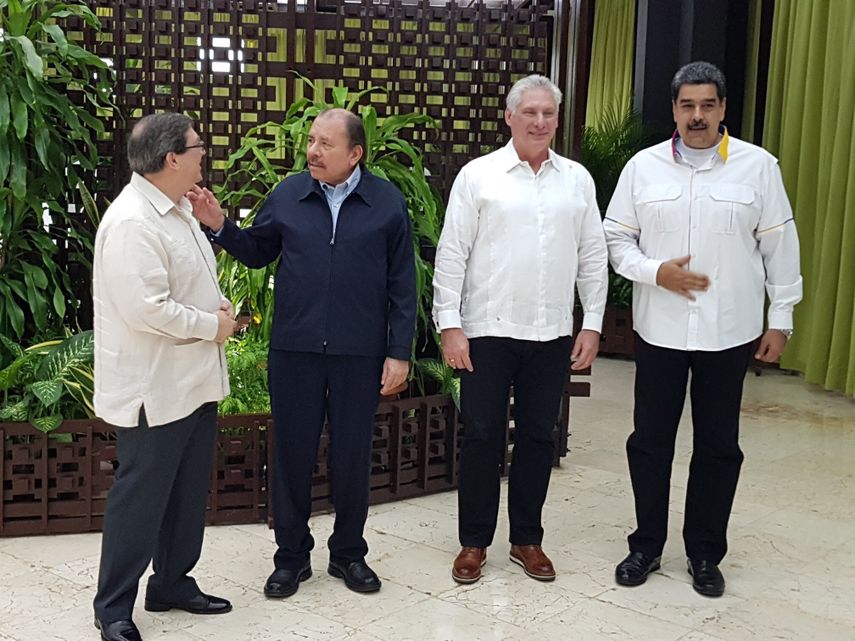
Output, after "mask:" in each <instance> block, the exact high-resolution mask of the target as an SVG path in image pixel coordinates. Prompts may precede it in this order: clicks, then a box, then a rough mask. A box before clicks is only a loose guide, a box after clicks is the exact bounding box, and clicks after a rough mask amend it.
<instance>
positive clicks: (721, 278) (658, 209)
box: [603, 130, 802, 351]
mask: <svg viewBox="0 0 855 641" xmlns="http://www.w3.org/2000/svg"><path fill="white" fill-rule="evenodd" d="M603 226H604V228H605V232H606V238H607V240H608V245H609V254H610V258H611V261H612V266H613V267H614V269H615V271H616V272H617V273H619V274H621V275H623V276H625V277H626V278H629V279H630V280H633V281H635V282H634V286H633V297H632V315H633V325H634V328H635V330H636V331H637V332H638V333H639V334H640V335H641V337H642V338H643V339H644V340H645V341H647V342H648V343H650V344H652V345H657V346H659V347H667V348H672V349H680V350H707V351H718V350H724V349H728V348H730V347H736V346H737V345H744V344H745V343H748V342H749V341H752V340H754V339H755V338H757V337H758V336H760V334H761V333H762V331H763V300H764V289H765V294H768V296H769V300H770V305H769V313H768V321H769V327H770V328H772V329H792V327H793V306H794V305H795V304H796V303H798V302H799V301H800V300H801V298H802V277H801V275H800V274H799V239H798V236H797V234H796V226H795V224H794V222H793V212H792V210H791V208H790V203H789V201H788V200H787V194H786V192H785V191H784V184H783V182H782V180H781V172H780V171H779V169H778V162H777V160H776V159H775V157H774V156H772V155H771V154H770V153H768V152H767V151H765V150H764V149H761V148H760V147H755V146H754V145H752V144H750V143H747V142H743V141H741V140H738V139H736V138H730V137H729V136H728V134H727V131H726V130H724V133H723V138H722V140H721V143H720V145H719V147H718V153H715V154H712V155H711V156H710V158H709V160H708V162H706V164H703V165H702V166H700V167H695V166H693V165H692V164H691V163H688V162H686V161H685V160H684V159H683V158H681V154H680V153H679V150H678V146H677V138H676V137H675V138H674V139H673V140H671V141H665V142H662V143H660V144H658V145H655V146H653V147H650V148H648V149H645V150H644V151H641V152H640V153H638V154H636V156H635V157H633V158H632V159H631V160H630V161H629V162H628V163H627V165H626V167H625V168H624V170H623V172H622V173H621V176H620V179H619V180H618V184H617V188H616V189H615V193H614V196H613V197H612V200H611V202H610V203H609V208H608V211H607V212H606V219H605V221H604V222H603ZM686 255H691V256H692V259H691V262H690V263H689V264H688V265H687V266H686V268H687V269H689V270H690V271H693V272H699V273H701V274H705V275H706V276H708V277H709V279H710V286H709V289H708V290H707V291H703V292H694V296H695V300H694V301H690V300H688V299H687V298H684V297H683V296H680V295H679V294H676V293H675V292H671V291H668V290H667V289H665V288H663V287H659V286H658V285H657V284H656V273H657V272H658V270H659V266H660V265H661V264H662V263H663V262H664V261H666V260H670V259H672V258H679V257H681V256H686Z"/></svg>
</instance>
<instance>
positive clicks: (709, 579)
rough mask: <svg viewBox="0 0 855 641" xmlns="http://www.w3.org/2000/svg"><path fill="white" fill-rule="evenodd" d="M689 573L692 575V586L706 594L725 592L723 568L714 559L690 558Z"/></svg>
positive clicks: (713, 595) (700, 592) (712, 594)
mask: <svg viewBox="0 0 855 641" xmlns="http://www.w3.org/2000/svg"><path fill="white" fill-rule="evenodd" d="M688 566H689V574H691V575H692V587H693V588H695V592H697V593H698V594H703V595H704V596H712V597H716V596H721V595H722V594H724V577H723V576H722V574H721V570H719V569H718V566H717V565H716V564H715V563H713V562H712V561H703V560H698V561H696V560H694V559H688Z"/></svg>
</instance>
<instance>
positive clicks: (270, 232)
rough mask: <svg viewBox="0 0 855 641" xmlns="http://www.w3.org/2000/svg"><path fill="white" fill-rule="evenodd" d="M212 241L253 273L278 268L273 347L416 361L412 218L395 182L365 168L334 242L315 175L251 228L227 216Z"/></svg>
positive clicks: (284, 193) (286, 192)
mask: <svg viewBox="0 0 855 641" xmlns="http://www.w3.org/2000/svg"><path fill="white" fill-rule="evenodd" d="M211 240H213V241H214V242H216V243H217V244H219V245H221V246H222V247H223V248H224V249H225V250H226V251H228V252H229V253H230V254H231V255H232V256H234V257H235V258H237V259H238V260H239V261H241V262H242V263H244V264H245V265H247V266H248V267H255V268H257V267H264V266H265V265H268V264H269V263H271V262H272V261H274V260H276V259H277V258H278V257H280V256H281V257H282V260H281V261H280V263H279V266H278V267H277V269H276V281H275V285H274V297H275V308H274V313H273V328H272V333H271V337H270V347H271V348H272V349H282V350H290V351H296V352H315V353H327V354H337V355H348V356H389V357H391V358H397V359H401V360H409V358H410V350H411V347H412V342H413V334H414V333H415V326H416V278H415V259H414V256H413V240H412V229H411V224H410V217H409V215H408V213H407V205H406V203H405V201H404V197H403V195H402V194H401V192H400V191H399V190H398V189H397V187H395V186H394V185H393V184H392V183H390V182H389V181H387V180H383V179H381V178H378V177H377V176H374V175H372V174H370V173H369V172H368V171H363V172H362V177H361V178H360V180H359V183H358V184H357V186H356V188H355V189H354V190H353V191H352V192H351V193H350V194H349V195H348V197H347V198H346V199H345V201H344V202H343V203H342V205H341V209H340V210H339V214H338V222H337V224H336V231H335V236H333V227H332V216H331V214H330V209H329V205H328V204H327V199H326V197H325V196H324V193H323V191H321V186H320V184H319V183H318V181H317V180H315V179H314V178H312V176H311V174H310V173H309V172H304V173H301V174H297V175H294V176H289V177H288V178H286V179H285V180H283V181H282V182H281V183H279V185H277V186H276V188H275V189H274V190H273V191H272V192H271V194H270V196H268V197H267V200H265V201H264V204H263V205H262V206H261V209H260V210H259V211H258V213H257V214H256V217H255V220H254V221H253V224H252V226H251V227H249V228H247V229H241V228H239V227H238V226H237V225H236V224H235V223H234V222H233V221H231V220H228V219H227V220H226V222H225V225H224V226H223V228H222V230H221V231H220V234H219V235H218V236H216V237H214V236H211Z"/></svg>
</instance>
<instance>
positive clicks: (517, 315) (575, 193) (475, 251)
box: [433, 141, 608, 341]
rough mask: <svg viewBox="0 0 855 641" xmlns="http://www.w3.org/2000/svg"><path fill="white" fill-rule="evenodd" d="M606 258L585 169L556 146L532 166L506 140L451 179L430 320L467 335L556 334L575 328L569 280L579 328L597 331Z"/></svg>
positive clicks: (538, 338)
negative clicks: (579, 314)
mask: <svg viewBox="0 0 855 641" xmlns="http://www.w3.org/2000/svg"><path fill="white" fill-rule="evenodd" d="M607 260H608V259H607V250H606V241H605V238H604V237H603V229H602V224H601V222H600V214H599V210H598V209H597V200H596V195H595V189H594V181H593V179H592V178H591V175H590V174H589V173H588V172H587V171H586V170H585V169H584V167H582V165H580V164H578V163H576V162H573V161H572V160H568V159H567V158H563V157H561V156H559V155H558V154H556V153H554V152H553V151H552V150H550V151H549V158H548V159H547V160H546V161H544V163H543V164H542V165H541V167H540V170H539V171H538V172H537V174H535V173H534V171H533V170H532V168H531V166H530V165H529V164H528V163H527V162H522V161H520V159H519V156H518V155H517V152H516V150H515V149H514V146H513V141H510V142H509V143H508V144H507V145H506V146H505V147H503V148H501V149H498V150H496V151H494V152H493V153H490V154H487V155H486V156H482V157H480V158H476V159H475V160H473V161H471V162H469V163H468V164H467V165H466V166H465V167H464V168H463V169H462V170H461V171H460V174H458V176H457V178H456V179H455V181H454V186H453V187H452V189H451V196H450V197H449V200H448V208H447V210H446V214H445V224H444V226H443V229H442V236H441V237H440V241H439V247H438V248H437V253H436V267H435V271H434V279H433V285H434V298H433V301H434V305H433V318H434V323H435V324H436V327H437V329H439V330H443V329H449V328H454V327H461V328H463V332H464V333H465V334H466V337H467V338H477V337H479V336H502V337H508V338H516V339H520V340H533V341H548V340H553V339H555V338H558V337H559V336H567V335H569V334H571V333H572V332H573V300H574V298H573V288H574V285H575V286H576V287H578V290H579V298H580V299H581V302H582V308H583V310H584V318H583V322H582V329H591V330H594V331H597V332H599V331H600V330H601V329H602V323H603V311H604V309H605V305H606V289H607V286H608V275H607V271H606V267H607Z"/></svg>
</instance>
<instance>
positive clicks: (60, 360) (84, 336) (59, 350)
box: [38, 330, 94, 379]
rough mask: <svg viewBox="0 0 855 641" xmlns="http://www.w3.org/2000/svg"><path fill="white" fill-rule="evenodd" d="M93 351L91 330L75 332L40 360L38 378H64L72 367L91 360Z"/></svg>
mask: <svg viewBox="0 0 855 641" xmlns="http://www.w3.org/2000/svg"><path fill="white" fill-rule="evenodd" d="M93 352H94V340H93V333H92V330H88V331H85V332H80V333H79V334H75V335H74V336H72V337H70V338H67V339H66V340H64V341H63V342H62V344H60V345H59V346H58V347H56V348H55V349H53V350H51V352H50V353H49V354H48V355H47V357H46V358H45V359H44V360H43V361H42V363H41V365H40V367H39V370H38V376H39V378H40V379H48V378H52V379H64V378H65V376H66V375H67V374H68V372H69V370H70V369H71V368H72V367H74V366H76V365H81V364H85V363H89V362H91V360H92V354H93Z"/></svg>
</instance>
